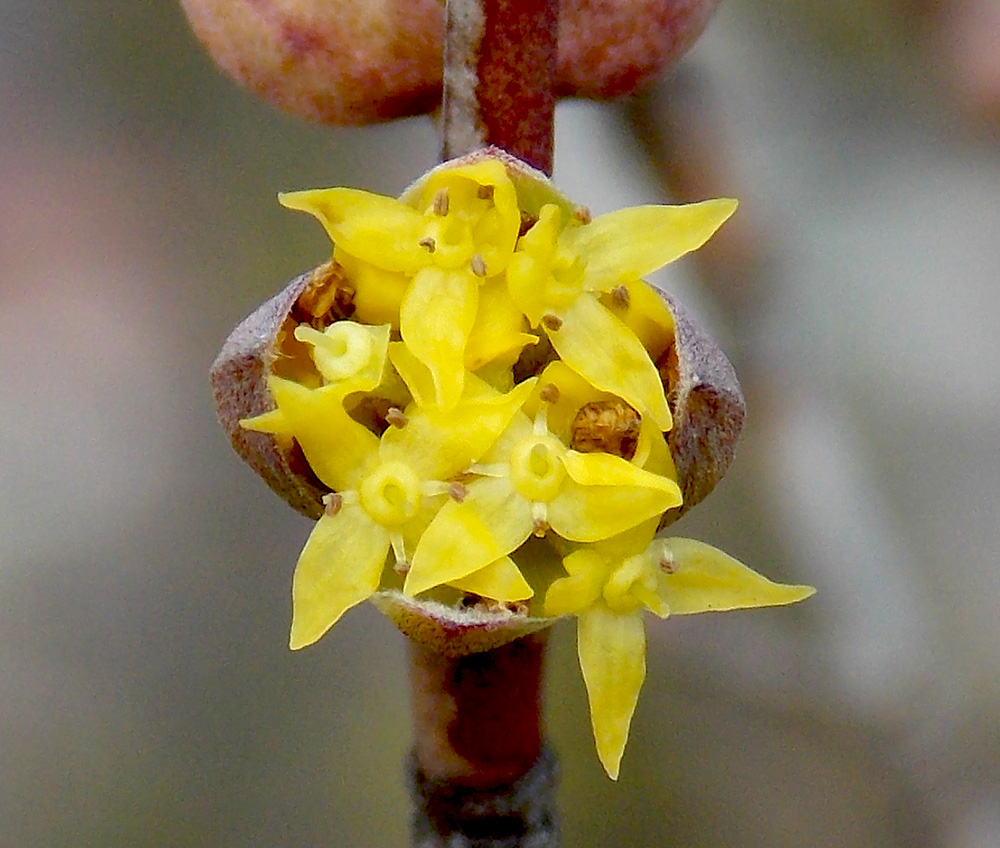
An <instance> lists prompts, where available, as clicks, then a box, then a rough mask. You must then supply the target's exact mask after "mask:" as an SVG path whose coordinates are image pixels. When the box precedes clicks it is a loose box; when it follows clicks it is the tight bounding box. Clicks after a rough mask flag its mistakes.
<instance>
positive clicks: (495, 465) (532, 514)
mask: <svg viewBox="0 0 1000 848" xmlns="http://www.w3.org/2000/svg"><path fill="white" fill-rule="evenodd" d="M470 470H471V471H472V472H473V473H475V474H478V475H481V476H480V479H478V480H474V481H473V482H471V483H469V484H468V486H467V494H466V496H465V498H464V499H463V500H462V502H461V503H457V502H452V503H449V504H446V505H445V506H444V507H443V508H442V509H441V511H440V512H439V513H438V514H437V515H436V516H435V518H434V520H433V521H432V522H431V524H430V526H429V527H428V528H427V530H426V531H425V532H424V534H423V536H422V537H421V539H420V542H419V544H418V545H417V549H416V551H415V553H414V555H413V564H412V567H411V568H410V570H409V573H408V574H407V577H406V583H405V584H404V586H403V591H404V592H407V593H408V594H413V595H416V594H419V593H421V592H425V591H427V590H428V589H431V588H433V587H434V586H437V585H440V584H442V583H447V582H450V581H453V580H458V579H460V578H462V577H464V576H465V575H466V574H469V573H472V572H474V571H476V570H478V569H479V568H482V567H483V566H484V565H486V564H487V563H490V562H493V561H494V560H496V559H498V558H500V557H504V556H506V555H508V554H510V553H511V552H512V551H514V550H516V549H517V548H518V547H520V545H521V544H523V543H524V542H525V540H526V539H527V538H528V537H529V536H530V535H531V534H532V533H535V534H536V535H538V536H543V535H545V533H546V532H548V530H550V529H551V530H552V531H554V532H555V533H557V534H558V535H559V536H561V537H562V538H564V539H568V540H571V541H576V542H594V541H598V540H601V539H607V538H608V537H610V536H614V535H616V534H618V533H621V532H622V531H624V530H628V529H629V528H631V527H634V526H635V525H637V524H639V523H641V522H643V521H646V520H647V519H649V518H652V517H654V516H656V517H658V516H660V515H662V514H663V513H664V512H665V511H666V510H668V509H670V508H672V507H675V506H679V505H680V503H681V493H680V489H679V488H678V486H677V483H675V482H674V481H673V480H671V479H669V478H667V477H664V476H662V475H659V474H654V473H652V472H650V471H646V470H644V469H642V468H639V467H638V466H636V465H633V464H632V463H630V462H629V461H628V460H625V459H623V458H622V457H619V456H614V455H612V454H609V453H604V452H595V453H580V452H579V451H575V450H571V449H570V448H568V447H567V446H566V445H565V444H563V442H562V441H560V440H559V439H558V438H556V436H554V435H553V434H552V433H551V432H550V431H549V428H548V425H547V409H546V406H545V405H542V406H541V407H540V408H539V410H538V412H537V413H536V414H535V418H534V421H532V420H531V419H529V418H528V417H527V416H526V415H524V414H523V413H515V415H514V416H513V419H512V421H511V423H510V425H509V426H508V427H507V429H506V431H505V432H504V433H503V434H502V435H501V436H500V438H499V439H497V441H496V443H495V444H494V445H493V447H492V448H491V449H490V450H489V451H488V452H487V453H486V454H485V455H484V456H483V459H482V461H481V462H479V463H477V464H475V465H473V466H471V468H470Z"/></svg>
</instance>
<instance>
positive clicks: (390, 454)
mask: <svg viewBox="0 0 1000 848" xmlns="http://www.w3.org/2000/svg"><path fill="white" fill-rule="evenodd" d="M534 382H535V381H534V379H531V380H526V381H525V382H523V383H521V384H520V385H518V386H516V387H515V388H514V389H512V390H511V391H510V392H507V393H506V394H500V393H499V392H492V391H491V392H490V394H489V395H485V394H482V393H481V390H480V389H479V388H478V387H477V384H478V383H479V381H478V380H476V379H475V378H472V379H470V380H469V384H470V386H469V387H468V390H467V392H466V395H465V396H466V397H467V396H469V395H470V394H475V393H477V392H479V396H480V397H481V398H482V399H481V400H464V399H463V400H462V401H460V402H459V404H458V405H457V406H456V407H455V408H454V409H452V410H451V411H449V412H442V411H440V410H438V409H434V408H420V407H417V408H412V407H411V409H410V412H409V413H408V420H407V422H406V425H405V426H404V427H402V428H400V429H396V428H391V429H389V430H386V431H385V433H384V434H383V436H382V443H381V446H380V448H379V455H380V456H381V458H382V460H383V461H386V460H390V459H401V460H404V461H406V462H407V463H408V464H409V465H410V467H411V468H413V470H414V471H415V472H416V473H417V474H419V475H420V477H421V478H422V479H424V480H447V479H448V478H449V477H453V476H454V475H456V474H458V473H460V472H462V471H465V470H467V469H468V467H469V466H470V465H472V463H474V462H476V461H477V460H479V459H480V457H482V456H483V454H485V453H486V451H488V450H489V449H490V448H491V447H492V446H493V443H494V442H496V440H497V437H498V436H499V435H500V434H501V433H502V432H503V431H504V430H505V429H506V428H507V425H508V424H509V423H510V421H511V419H512V418H513V417H514V415H515V413H516V412H517V411H518V410H519V409H520V408H521V407H522V406H523V405H524V401H525V399H526V398H527V397H528V395H529V394H530V393H531V390H532V388H533V387H534Z"/></svg>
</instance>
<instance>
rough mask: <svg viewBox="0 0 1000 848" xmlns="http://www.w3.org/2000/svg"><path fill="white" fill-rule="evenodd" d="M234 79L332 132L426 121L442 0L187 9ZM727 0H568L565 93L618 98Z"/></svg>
mask: <svg viewBox="0 0 1000 848" xmlns="http://www.w3.org/2000/svg"><path fill="white" fill-rule="evenodd" d="M181 3H182V5H183V7H184V10H185V11H186V12H187V15H188V18H189V19H190V21H191V26H192V28H193V29H194V31H195V33H196V34H197V36H198V38H199V39H200V40H201V41H202V43H203V44H204V45H205V47H206V48H207V49H208V51H209V53H211V55H212V57H213V58H214V59H215V61H216V62H217V63H218V64H219V66H220V67H222V68H223V69H224V70H225V71H226V72H227V73H229V74H230V75H231V76H233V77H234V78H235V79H237V80H238V81H239V82H241V83H242V84H243V85H245V86H247V87H248V88H249V89H251V90H252V91H254V92H255V93H256V94H258V95H260V96H261V97H263V98H264V99H265V100H268V101H270V102H272V103H274V104H276V105H277V106H280V107H281V108H283V109H285V110H287V111H289V112H293V113H295V114H297V115H300V116H302V117H305V118H308V119H310V120H314V121H320V122H324V123H330V124H368V123H376V122H379V121H386V120H390V119H392V118H400V117H405V116H408V115H417V114H423V113H425V112H430V111H432V110H433V109H434V108H436V106H437V104H438V102H439V101H440V98H441V67H442V33H443V26H444V25H443V6H444V4H443V3H442V2H439V0H181ZM717 5H718V0H562V3H561V4H560V17H559V28H558V32H559V36H558V40H559V44H558V52H559V59H558V80H557V91H558V93H559V94H560V95H562V96H582V97H595V98H608V97H618V96H621V95H624V94H629V93H631V92H633V91H635V90H636V89H637V88H638V87H640V86H642V85H643V84H645V83H647V82H649V81H650V80H651V79H652V78H653V77H655V76H656V75H657V74H658V73H659V72H660V71H662V70H663V69H664V68H666V67H668V66H669V65H671V64H672V63H673V62H675V61H676V60H677V59H679V58H680V57H681V56H682V55H683V54H684V53H685V52H686V51H687V50H688V48H689V47H690V46H691V45H692V44H693V43H694V41H695V40H696V39H697V38H698V36H699V35H700V34H701V32H702V30H703V29H704V28H705V25H706V24H707V23H708V20H709V18H710V17H711V15H712V13H713V12H714V11H715V8H716V6H717Z"/></svg>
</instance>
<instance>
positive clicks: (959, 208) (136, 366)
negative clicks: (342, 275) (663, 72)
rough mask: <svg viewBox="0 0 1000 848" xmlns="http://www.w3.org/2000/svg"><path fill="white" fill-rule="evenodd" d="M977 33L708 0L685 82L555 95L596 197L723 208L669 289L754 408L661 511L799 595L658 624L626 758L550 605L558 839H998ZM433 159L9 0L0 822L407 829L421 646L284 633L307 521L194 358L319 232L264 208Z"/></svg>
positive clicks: (987, 170) (930, 15) (849, 4)
mask: <svg viewBox="0 0 1000 848" xmlns="http://www.w3.org/2000/svg"><path fill="white" fill-rule="evenodd" d="M998 20H1000V10H998V9H997V8H996V4H995V3H991V2H990V0H978V2H977V0H953V1H952V2H943V3H925V4H919V3H912V2H911V3H907V2H902V0H899V2H896V3H894V4H893V3H884V4H878V3H863V2H861V0H837V2H831V3H824V4H813V3H809V2H804V0H728V2H727V4H725V5H724V6H723V8H722V9H721V10H720V12H719V14H718V16H717V17H716V19H715V21H714V22H713V23H712V24H711V25H710V27H709V30H708V33H707V34H706V36H705V37H704V38H703V39H702V41H701V42H700V43H699V45H698V46H697V47H696V49H695V50H694V51H693V52H692V54H691V55H690V57H689V58H688V59H687V60H685V62H684V63H683V65H682V67H681V68H680V69H679V70H678V73H677V74H676V75H675V76H674V77H673V78H672V79H671V80H670V81H668V82H665V83H663V84H662V85H660V86H659V87H657V88H655V89H654V90H653V91H651V92H649V93H648V94H647V95H646V96H644V97H642V98H639V99H637V100H635V101H633V102H631V103H629V104H605V105H597V104H586V103H565V104H563V105H562V106H561V107H560V112H559V115H558V140H557V156H556V159H557V163H558V164H557V172H556V178H557V181H558V182H559V184H560V185H561V187H562V188H563V189H564V190H566V192H567V193H568V194H570V195H571V196H573V197H574V198H576V199H578V200H579V201H581V202H583V203H587V204H589V205H590V206H591V207H592V208H593V210H594V211H595V212H597V213H599V212H603V211H608V210H610V209H613V208H616V207H619V206H623V205H630V204H635V203H641V202H663V201H666V200H670V199H674V200H694V199H702V198H703V197H707V196H716V195H730V196H737V197H740V198H741V201H742V205H741V209H740V212H739V214H738V216H737V218H736V219H734V220H733V221H732V222H731V223H730V224H729V225H727V227H726V228H725V229H724V230H723V231H722V233H720V235H719V237H718V238H717V239H716V240H715V241H713V242H712V243H710V246H709V248H708V249H706V250H705V251H703V252H701V253H700V254H699V255H698V256H697V257H696V258H695V259H694V260H692V261H688V262H686V263H681V264H678V265H677V266H676V267H673V268H671V269H668V270H669V273H667V274H663V275H661V276H660V277H659V278H658V279H657V282H658V283H659V284H661V285H663V286H665V287H668V288H670V289H671V290H674V291H676V292H678V293H679V294H680V296H681V298H682V299H683V300H685V301H686V302H688V303H689V305H691V306H693V307H694V308H695V309H696V311H697V312H698V313H699V314H700V315H701V316H702V317H703V318H704V320H705V321H706V322H707V323H708V324H709V326H710V327H711V328H712V329H713V331H714V332H715V333H716V334H717V336H718V337H719V338H720V339H721V340H722V341H723V343H724V347H726V349H727V350H728V351H730V353H731V356H732V359H733V360H734V362H735V364H736V365H737V369H738V371H739V372H740V374H741V376H742V378H743V380H744V386H745V389H746V393H747V398H748V403H749V410H750V411H749V423H748V429H747V432H746V436H745V440H744V444H743V446H742V449H741V452H740V453H739V454H738V457H737V461H736V464H735V466H734V469H733V471H732V472H731V474H730V476H729V477H728V478H727V479H726V481H725V482H724V483H723V484H722V486H721V487H720V488H719V490H718V492H717V493H716V494H715V495H714V496H713V497H712V498H710V499H709V500H708V501H707V502H706V503H705V504H704V505H702V506H701V507H699V508H698V509H697V510H695V511H694V513H693V514H692V515H691V516H690V517H688V518H685V519H684V521H683V522H682V523H681V524H680V525H678V527H677V528H676V532H677V534H680V535H687V536H692V537H696V538H701V539H704V540H706V541H708V542H710V543H712V544H715V545H717V546H719V547H722V548H724V549H725V550H727V551H729V552H731V553H732V554H734V555H736V556H738V557H739V558H740V559H742V560H744V561H745V562H747V563H749V564H751V565H752V566H753V567H755V568H757V569H759V570H760V571H762V572H764V573H766V574H768V575H769V576H771V577H773V578H775V579H784V580H791V581H794V582H807V583H812V584H814V585H816V586H817V587H818V589H819V592H818V593H817V595H816V596H815V598H813V599H812V600H810V601H808V602H807V603H805V604H802V605H800V606H797V607H794V608H790V609H781V610H773V611H768V610H762V611H753V612H746V613H739V614H730V615H726V616H718V617H713V616H697V617H693V618H691V619H674V620H668V621H665V622H656V623H651V624H650V643H651V644H650V658H649V677H648V680H647V683H646V686H645V688H644V690H643V693H642V696H641V700H640V704H639V709H638V712H637V715H636V718H635V721H634V723H633V729H632V741H631V744H630V747H629V749H628V750H627V751H626V756H625V760H624V763H623V772H622V775H623V776H622V779H621V780H620V781H619V783H617V784H614V783H612V782H610V781H608V780H607V779H606V778H605V777H604V775H603V772H602V771H601V769H600V766H599V763H598V761H597V758H596V756H595V755H594V752H593V743H592V740H591V735H590V728H589V720H588V718H587V712H586V704H585V698H584V691H583V685H582V682H581V681H580V677H579V671H578V669H577V666H576V657H575V646H574V633H573V629H572V627H568V626H567V627H563V628H558V629H557V631H556V633H555V636H554V641H553V645H552V652H551V659H550V674H549V683H548V701H547V709H548V725H549V728H550V734H551V740H552V743H553V745H554V746H555V747H556V748H557V750H558V752H559V754H560V757H561V763H562V774H563V777H562V785H561V795H560V797H561V813H562V826H563V833H564V842H565V844H566V845H567V846H574V848H586V847H587V846H606V845H631V846H652V845H657V846H660V845H662V846H685V848H702V846H704V848H709V846H711V848H729V846H733V847H734V848H735V846H774V848H784V847H785V846H838V847H839V848H845V846H847V847H848V848H850V847H851V846H947V848H986V847H987V846H996V845H1000V651H998V646H1000V594H998V592H997V578H996V576H995V575H996V568H995V565H996V559H997V557H996V551H997V550H998V547H1000V545H998V542H1000V538H998V537H1000V520H998V518H1000V516H998V515H997V507H996V504H997V502H998V501H1000V450H998V444H1000V333H998V332H997V330H996V325H997V318H998V316H1000V289H998V283H1000V247H998V240H997V235H996V234H997V233H998V232H1000V145H998V135H997V117H998V115H1000V68H998V67H997V65H998V63H1000V24H998V23H997V21H998ZM436 150H437V141H436V136H435V130H434V127H433V126H432V124H431V123H430V121H429V120H427V119H415V120H409V121H403V122H398V123H395V124H391V125H385V126H379V127H369V128H365V129H344V130H331V129H327V128H319V127H314V126H309V125H306V124H305V123H302V122H300V121H299V120H297V119H295V118H292V117H288V116H285V115H282V114H280V113H278V112H277V111H274V110H273V109H272V108H271V107H269V106H267V105H264V104H263V103H260V102H258V101H256V100H255V99H254V98H253V97H252V96H251V95H249V94H247V93H246V92H244V91H243V90H242V89H240V88H238V87H237V86H236V85H235V84H233V83H231V82H230V81H228V80H227V79H225V78H223V77H222V76H221V74H220V73H218V72H217V71H216V70H215V68H214V66H213V65H212V64H211V62H210V60H209V59H208V58H207V57H206V56H205V55H204V54H203V53H202V51H201V50H200V48H199V46H198V45H197V43H196V42H195V40H194V37H193V36H192V35H191V34H190V32H189V30H188V27H187V24H186V22H185V20H184V18H183V15H182V13H181V11H180V8H179V6H178V4H176V3H174V2H164V3H131V4H120V3H113V2H110V0H62V2H53V3H33V2H27V0H0V200H2V203H0V362H2V363H3V365H4V370H3V376H2V377H0V680H2V683H0V848H40V846H45V847H46V848H61V846H75V848H83V847H84V846H95V848H96V846H100V848H118V846H138V845H141V846H149V847H150V848H156V846H206V848H207V846H212V847H213V848H224V847H228V846H232V848H244V846H269V847H270V848H273V847H274V846H306V845H308V846H338V848H339V846H359V848H361V846H405V845H406V844H408V836H407V822H408V816H409V812H408V801H407V796H406V792H405V788H404V772H403V761H404V758H405V755H406V752H407V750H408V748H409V745H410V741H409V738H410V728H409V717H408V703H407V700H408V696H407V685H406V679H405V674H406V671H405V665H404V659H403V658H404V651H403V648H404V646H403V644H402V637H401V636H400V635H399V634H397V633H396V632H395V631H394V629H393V628H392V627H391V626H390V625H389V624H388V623H387V622H386V621H384V620H382V619H381V618H380V616H379V615H378V614H377V613H376V612H375V611H374V610H373V609H371V608H369V607H364V608H361V609H358V610H356V611H354V612H352V613H351V614H350V615H349V616H347V618H346V619H345V620H344V621H343V622H342V623H341V624H339V625H338V627H337V628H336V630H335V631H334V632H333V633H332V634H331V635H330V636H328V637H327V638H326V639H324V640H323V641H322V642H320V643H319V644H318V645H317V646H315V647H313V648H310V649H309V650H307V651H304V652H301V653H296V654H292V653H290V652H289V651H288V650H287V648H286V645H287V630H288V624H289V613H290V609H289V607H290V603H289V585H290V579H291V574H292V568H293V566H294V563H295V560H296V558H297V555H298V551H299V549H300V547H301V545H302V543H303V541H304V539H305V538H306V536H307V534H308V531H309V526H310V525H309V522H308V521H306V520H305V519H303V518H301V517H299V516H297V515H296V514H294V513H293V512H292V511H291V510H290V509H288V508H287V507H286V506H285V505H284V504H282V503H281V502H280V501H278V500H277V499H276V498H274V497H273V496H272V495H271V494H270V492H269V491H268V490H267V489H266V487H265V486H264V484H263V483H261V482H260V481H258V480H257V479H256V477H255V476H254V475H253V474H252V472H250V471H249V470H248V469H246V468H245V467H243V465H242V464H241V463H240V461H239V460H238V459H237V458H236V456H235V454H233V453H232V451H231V450H230V449H229V447H228V443H227V441H226V439H225V437H224V436H223V434H222V432H221V430H220V429H219V428H218V426H217V425H216V423H215V419H214V412H213V410H212V406H211V399H210V393H209V390H208V385H207V377H206V373H207V369H208V366H209V364H210V363H211V361H212V359H213V358H214V356H215V354H216V352H217V350H218V348H219V347H220V346H221V344H222V341H223V340H224V339H225V337H226V335H227V334H228V332H229V331H230V329H231V328H232V327H233V326H234V325H235V324H236V323H237V322H238V321H239V320H240V319H242V318H243V316H244V315H245V314H247V313H248V312H250V311H251V310H252V309H253V308H254V307H255V306H256V305H257V304H258V302H260V301H262V300H263V299H265V298H266V297H269V296H270V295H271V294H272V293H274V292H275V291H277V290H278V289H279V288H280V287H282V286H283V284H284V283H285V281H286V280H287V279H289V278H291V277H292V276H294V275H296V274H298V273H299V272H301V271H303V270H305V269H308V268H310V267H312V266H313V265H315V264H317V263H318V262H320V261H322V260H323V259H324V258H325V257H326V256H327V255H328V249H329V248H328V243H327V239H326V236H325V234H324V233H323V232H322V229H321V228H320V227H318V226H317V225H315V222H313V221H311V220H310V219H307V218H305V217H302V216H298V215H294V214H292V213H289V212H287V211H285V210H282V209H281V208H280V207H279V206H278V205H277V203H276V201H275V193H276V192H277V191H278V190H283V189H295V188H306V187H315V186H323V185H354V186H359V187H365V188H367V189H370V190H374V191H381V192H385V193H390V194H395V193H398V192H399V191H400V190H401V189H402V188H403V187H404V186H405V185H406V184H408V183H409V182H410V181H411V180H412V179H413V178H414V177H416V176H417V175H419V174H420V173H421V172H422V171H423V170H425V169H426V168H427V167H428V166H430V165H431V164H432V163H433V162H434V161H435V158H436Z"/></svg>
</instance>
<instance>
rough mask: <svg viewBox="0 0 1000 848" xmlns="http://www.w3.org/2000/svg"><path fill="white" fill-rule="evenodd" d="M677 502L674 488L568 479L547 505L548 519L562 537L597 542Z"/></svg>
mask: <svg viewBox="0 0 1000 848" xmlns="http://www.w3.org/2000/svg"><path fill="white" fill-rule="evenodd" d="M636 470H638V469H636ZM668 482H669V481H668ZM674 489H675V490H676V486H675V487H674ZM679 502H680V499H679V498H678V497H677V496H676V495H675V493H674V491H667V490H665V489H664V488H653V489H651V488H645V487H642V486H582V485H580V484H579V483H577V482H575V481H574V480H572V479H567V480H566V481H565V482H564V483H563V486H562V490H561V491H560V492H559V495H558V496H557V497H556V498H555V499H554V500H552V501H550V502H549V504H548V522H549V525H550V526H551V527H552V529H553V530H555V531H556V533H558V534H559V535H560V536H562V537H563V538H565V539H570V540H572V541H574V542H598V541H600V540H602V539H608V538H610V537H611V536H616V535H617V534H619V533H622V532H624V531H625V530H628V529H630V528H632V527H635V526H636V525H637V524H640V523H642V522H643V521H646V520H647V519H650V518H652V517H653V516H658V515H660V514H661V513H662V512H663V511H664V510H666V509H669V508H670V507H671V506H676V505H677V504H678V503H679Z"/></svg>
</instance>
